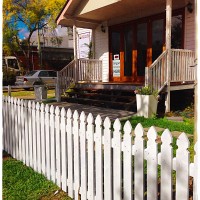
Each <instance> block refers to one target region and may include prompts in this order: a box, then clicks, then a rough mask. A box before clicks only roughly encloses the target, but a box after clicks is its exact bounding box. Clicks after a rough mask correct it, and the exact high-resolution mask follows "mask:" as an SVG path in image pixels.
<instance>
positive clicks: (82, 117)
mask: <svg viewBox="0 0 200 200" xmlns="http://www.w3.org/2000/svg"><path fill="white" fill-rule="evenodd" d="M79 131H80V148H81V199H82V200H86V199H87V169H88V166H87V154H86V152H87V150H86V143H87V142H86V116H85V113H84V112H81V115H80V130H79Z"/></svg>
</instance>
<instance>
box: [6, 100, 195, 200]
mask: <svg viewBox="0 0 200 200" xmlns="http://www.w3.org/2000/svg"><path fill="white" fill-rule="evenodd" d="M3 108H4V109H3V149H4V150H5V151H7V152H8V153H10V154H11V155H12V156H13V157H14V158H16V159H18V160H21V161H23V163H24V164H26V165H27V166H30V167H32V168H33V169H34V170H35V171H37V172H39V173H42V174H44V175H45V176H46V177H47V178H48V179H49V180H52V181H53V182H54V183H56V184H57V185H58V186H59V187H61V188H62V189H63V190H64V191H66V192H67V193H68V195H69V196H70V197H72V198H74V199H77V200H78V199H79V197H80V196H81V199H83V200H84V199H85V200H86V199H88V200H94V199H96V200H103V199H105V200H112V199H114V200H118V199H124V200H132V199H135V200H143V199H144V198H145V199H147V200H156V199H158V198H159V199H163V200H172V199H177V200H180V199H181V200H188V199H189V176H191V177H193V185H194V190H193V198H194V199H195V197H196V192H197V191H196V190H197V188H196V187H195V186H196V176H195V170H196V165H197V156H196V155H195V157H194V160H195V162H194V163H190V161H189V157H190V154H189V151H188V147H189V140H188V138H187V136H186V134H185V133H182V134H181V135H180V136H179V138H178V139H177V142H176V144H177V146H178V149H177V150H176V157H173V155H172V152H173V151H175V150H173V147H172V146H171V144H172V139H173V138H172V135H171V133H170V132H169V130H165V131H164V132H163V134H162V136H161V144H160V143H157V142H156V141H157V139H158V135H157V132H156V130H155V129H154V127H151V128H150V129H149V131H148V133H147V140H146V139H144V130H143V127H142V126H141V124H138V125H137V127H136V128H135V130H133V129H132V127H131V124H130V122H129V121H127V122H126V123H125V125H124V127H123V128H122V125H121V123H120V121H119V120H118V119H116V120H115V122H114V124H113V125H112V124H111V121H110V119H109V118H108V117H107V118H106V119H105V120H104V121H103V120H102V118H101V117H100V116H97V118H96V119H94V118H93V116H92V114H89V115H88V116H86V115H85V113H84V112H82V113H81V114H80V116H79V114H78V112H77V111H75V112H74V113H72V112H71V110H70V109H68V110H67V111H66V110H65V109H64V108H62V109H61V110H60V109H59V108H58V107H53V106H49V105H48V104H46V105H44V104H39V103H38V102H37V103H35V102H34V101H25V100H20V99H17V98H13V97H3ZM122 131H123V132H122ZM158 149H160V150H158ZM195 151H196V149H195ZM145 162H146V164H145ZM145 165H146V167H145ZM159 166H160V171H159V172H160V177H159V176H158V167H159ZM173 170H175V171H176V181H175V182H176V185H175V196H173V194H174V193H173V191H172V188H173V187H174V186H173V184H172V171H173ZM158 179H160V186H159V185H158ZM158 188H160V192H159V193H160V195H159V196H158ZM195 189H196V190H195Z"/></svg>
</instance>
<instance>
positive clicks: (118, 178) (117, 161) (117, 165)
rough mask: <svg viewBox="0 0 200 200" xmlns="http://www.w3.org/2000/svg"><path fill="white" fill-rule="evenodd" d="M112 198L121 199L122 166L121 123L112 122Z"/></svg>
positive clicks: (117, 120)
mask: <svg viewBox="0 0 200 200" xmlns="http://www.w3.org/2000/svg"><path fill="white" fill-rule="evenodd" d="M113 141H114V144H113V198H114V199H115V200H121V195H122V166H121V123H120V121H119V119H116V120H115V122H114V132H113Z"/></svg>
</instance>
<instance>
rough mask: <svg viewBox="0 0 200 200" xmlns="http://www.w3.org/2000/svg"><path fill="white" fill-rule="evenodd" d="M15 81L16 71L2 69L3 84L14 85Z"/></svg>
mask: <svg viewBox="0 0 200 200" xmlns="http://www.w3.org/2000/svg"><path fill="white" fill-rule="evenodd" d="M15 81H16V72H15V71H11V70H8V71H6V70H5V69H3V86H7V85H15Z"/></svg>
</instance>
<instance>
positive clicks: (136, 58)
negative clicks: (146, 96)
mask: <svg viewBox="0 0 200 200" xmlns="http://www.w3.org/2000/svg"><path fill="white" fill-rule="evenodd" d="M182 13H183V12H182V11H179V12H175V13H174V17H173V20H172V22H173V24H174V27H175V29H174V31H175V33H173V28H172V34H173V35H174V36H176V35H177V36H178V34H177V33H179V32H181V33H179V34H181V35H179V36H178V37H177V38H174V41H175V42H176V41H177V40H178V39H180V41H181V42H180V43H183V41H182V39H181V38H182V29H183V25H182V24H183V16H182V15H183V14H182ZM178 20H179V21H178ZM177 24H179V25H180V27H179V29H180V30H179V29H177ZM172 39H173V37H172ZM172 44H173V41H172ZM180 45H181V44H180ZM180 45H179V47H178V48H180ZM174 48H177V47H176V46H174ZM164 49H165V15H163V14H162V15H158V16H154V17H151V18H150V17H148V18H143V19H141V20H136V21H132V22H129V23H126V24H120V25H115V26H111V27H110V28H109V66H110V68H109V69H110V70H109V74H110V75H109V76H110V77H109V78H110V81H114V82H134V83H142V82H144V78H145V67H148V66H150V65H151V63H152V62H153V61H154V60H155V59H156V58H158V56H159V55H160V54H161V53H162V52H163V50H164Z"/></svg>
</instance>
